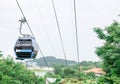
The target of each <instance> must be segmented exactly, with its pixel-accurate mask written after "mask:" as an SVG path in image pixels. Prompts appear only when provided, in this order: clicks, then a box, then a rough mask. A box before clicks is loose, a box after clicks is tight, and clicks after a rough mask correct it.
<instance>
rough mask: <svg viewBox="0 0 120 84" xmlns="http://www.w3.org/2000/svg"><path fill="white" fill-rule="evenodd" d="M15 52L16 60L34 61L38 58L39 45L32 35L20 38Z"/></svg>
mask: <svg viewBox="0 0 120 84" xmlns="http://www.w3.org/2000/svg"><path fill="white" fill-rule="evenodd" d="M14 52H15V54H16V56H17V58H16V59H20V60H24V59H32V58H35V57H36V56H37V53H38V45H37V43H36V41H35V39H34V38H33V37H31V36H30V35H25V36H23V37H19V39H18V40H17V42H16V44H15V47H14Z"/></svg>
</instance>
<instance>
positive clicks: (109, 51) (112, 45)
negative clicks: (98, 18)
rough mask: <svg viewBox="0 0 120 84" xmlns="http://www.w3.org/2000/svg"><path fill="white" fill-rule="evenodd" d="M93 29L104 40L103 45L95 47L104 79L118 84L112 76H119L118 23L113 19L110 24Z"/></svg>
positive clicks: (109, 83) (119, 25) (119, 41)
mask: <svg viewBox="0 0 120 84" xmlns="http://www.w3.org/2000/svg"><path fill="white" fill-rule="evenodd" d="M94 31H95V32H96V33H97V35H98V38H100V39H102V40H103V41H104V44H103V46H101V47H98V48H97V49H96V54H97V55H98V56H99V57H100V58H101V59H102V61H103V69H104V71H105V72H106V75H105V78H104V79H105V81H106V82H107V83H108V84H118V83H117V82H116V81H115V80H114V78H118V77H120V24H119V23H118V22H116V21H114V23H112V24H111V25H110V26H108V27H105V28H104V29H101V28H94ZM118 81H120V79H119V80H118Z"/></svg>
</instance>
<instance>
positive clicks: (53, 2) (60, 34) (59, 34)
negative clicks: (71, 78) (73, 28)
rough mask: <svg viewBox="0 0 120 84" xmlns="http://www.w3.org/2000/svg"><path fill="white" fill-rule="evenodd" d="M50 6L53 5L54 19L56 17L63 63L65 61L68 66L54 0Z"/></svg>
mask: <svg viewBox="0 0 120 84" xmlns="http://www.w3.org/2000/svg"><path fill="white" fill-rule="evenodd" d="M52 6H53V10H54V14H55V19H56V23H57V28H58V32H59V36H60V40H61V46H62V50H63V54H64V58H65V63H66V66H68V64H67V58H66V53H65V49H64V46H63V40H62V35H61V31H60V26H59V22H58V17H57V13H56V9H55V5H54V1H53V0H52Z"/></svg>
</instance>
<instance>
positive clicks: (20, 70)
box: [0, 58, 44, 84]
mask: <svg viewBox="0 0 120 84" xmlns="http://www.w3.org/2000/svg"><path fill="white" fill-rule="evenodd" d="M40 82H42V81H41V80H40V79H39V78H38V77H37V76H36V75H35V74H34V73H33V72H31V71H29V70H27V69H26V68H25V67H24V66H23V65H21V64H20V63H15V62H14V61H13V60H12V59H11V58H7V59H4V60H0V84H40ZM41 84H44V83H41Z"/></svg>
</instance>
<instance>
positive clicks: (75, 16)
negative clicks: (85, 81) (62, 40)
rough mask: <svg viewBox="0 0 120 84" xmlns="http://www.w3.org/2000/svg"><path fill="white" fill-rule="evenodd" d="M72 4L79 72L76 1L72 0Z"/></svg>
mask: <svg viewBox="0 0 120 84" xmlns="http://www.w3.org/2000/svg"><path fill="white" fill-rule="evenodd" d="M73 5H74V19H75V21H74V22H75V34H76V48H77V56H78V68H79V73H80V63H79V62H80V61H79V57H80V56H79V39H78V28H77V14H76V2H75V0H73Z"/></svg>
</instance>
